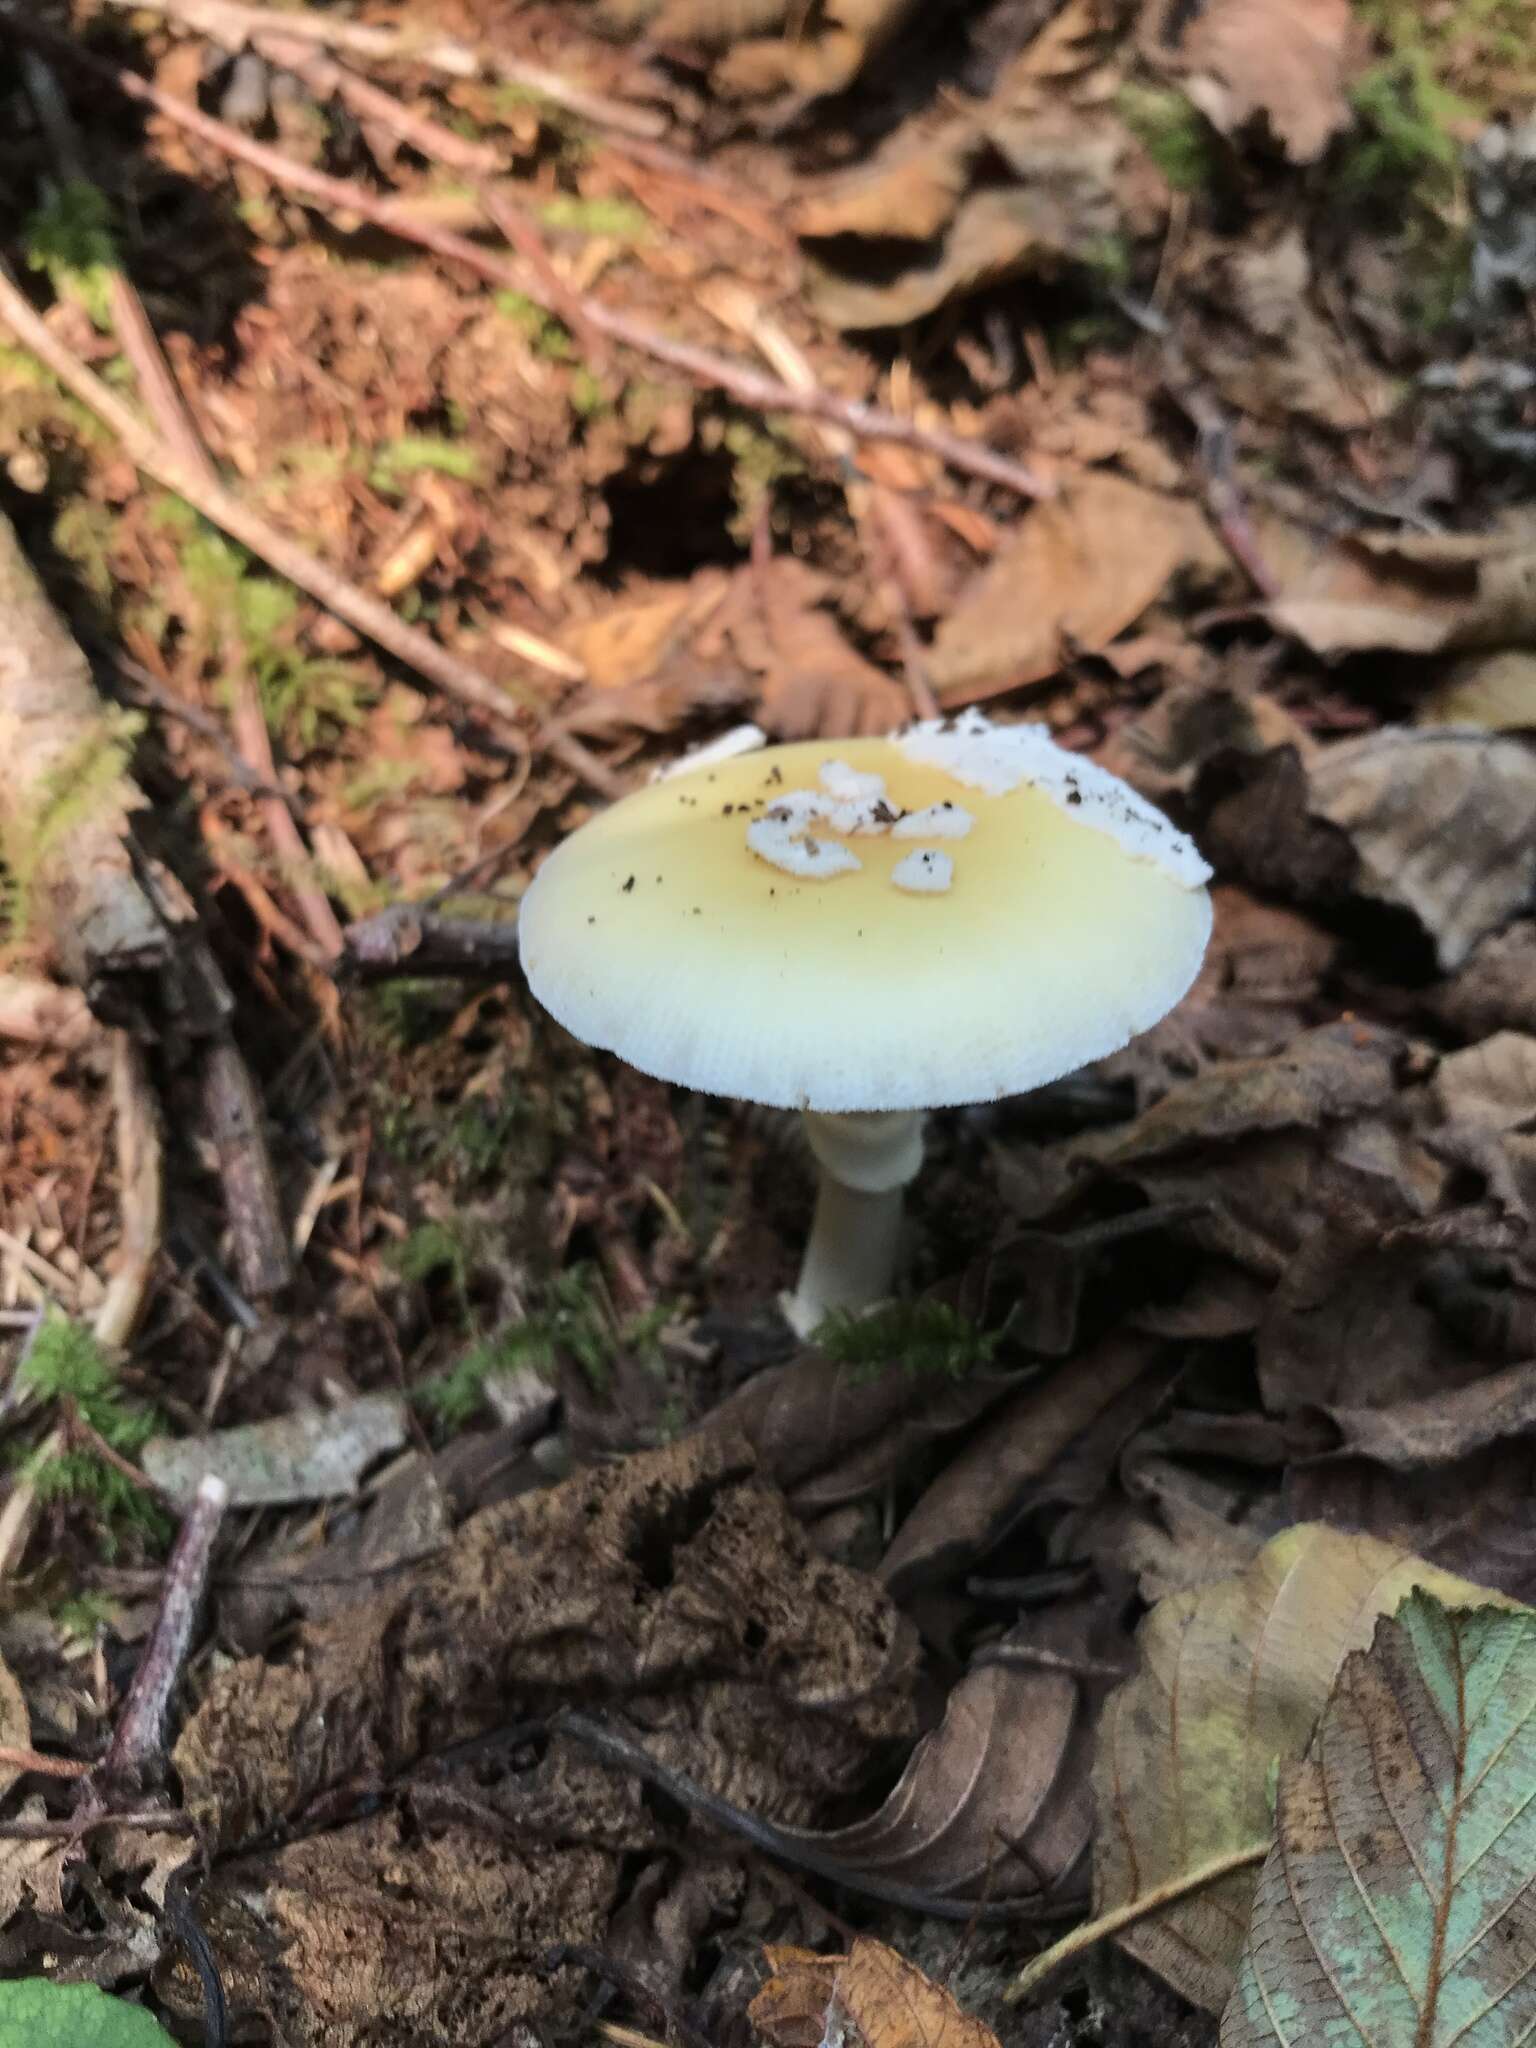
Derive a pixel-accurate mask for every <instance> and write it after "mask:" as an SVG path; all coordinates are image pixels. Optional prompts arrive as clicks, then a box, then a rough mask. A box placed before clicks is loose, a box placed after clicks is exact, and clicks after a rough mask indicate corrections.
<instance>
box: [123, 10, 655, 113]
mask: <svg viewBox="0 0 1536 2048" xmlns="http://www.w3.org/2000/svg"><path fill="white" fill-rule="evenodd" d="M112 5H114V6H118V7H126V8H129V9H131V10H133V11H135V12H138V13H146V14H159V15H162V16H164V17H166V18H167V19H168V20H171V21H176V22H180V23H183V24H185V26H186V27H188V28H192V29H196V30H197V31H198V32H199V33H200V34H203V35H209V36H212V37H214V38H215V39H216V40H217V41H220V42H222V41H224V39H225V38H226V37H227V36H229V35H231V34H234V35H237V36H239V37H241V38H242V39H243V40H255V39H257V38H259V37H261V36H263V35H267V34H280V35H283V36H289V37H292V38H294V39H295V40H297V41H300V42H305V43H310V44H313V45H314V46H315V47H316V48H320V47H326V48H329V49H333V50H347V51H350V52H351V54H352V55H353V56H355V57H372V58H375V59H377V60H379V61H381V62H385V63H398V64H422V65H425V66H426V67H427V69H428V70H430V71H441V72H444V73H446V74H447V75H448V76H449V77H452V78H480V77H484V76H490V77H494V78H504V79H505V80H506V81H507V83H508V84H509V85H521V86H526V87H527V89H528V90H529V91H530V92H532V93H536V94H538V96H539V97H540V98H541V99H546V100H549V101H550V102H552V104H553V105H555V106H557V107H565V108H566V109H567V110H568V111H569V112H570V113H573V114H579V115H580V116H581V118H582V119H583V120H586V121H592V122H594V123H595V124H596V125H597V126H598V127H600V128H615V129H618V130H620V131H621V132H622V133H624V134H627V135H638V136H643V137H646V138H652V139H654V138H655V137H657V136H661V135H665V134H666V132H667V126H668V124H667V121H666V118H665V116H663V115H661V114H653V113H649V112H647V110H646V109H645V108H644V107H632V106H629V105H627V104H626V103H625V102H624V101H622V100H613V99H608V98H607V97H606V96H605V95H604V94H602V93H596V92H589V91H588V90H587V88H586V87H585V86H581V85H573V84H572V83H571V81H570V80H569V79H567V78H562V77H561V76H560V74H559V73H558V72H556V71H550V70H547V69H546V68H545V66H544V65H542V64H529V63H526V62H524V60H523V59H522V58H520V57H514V56H512V55H510V54H509V53H508V52H506V51H503V50H497V49H492V48H489V47H485V46H480V47H477V46H476V45H474V44H472V43H463V42H460V41H459V40H458V38H457V37H456V36H439V35H421V34H416V35H413V34H412V33H411V31H410V30H409V29H396V28H383V27H376V26H375V25H374V24H373V23H371V22H362V21H349V20H346V19H345V18H340V19H338V18H337V17H336V16H334V15H330V14H320V13H318V12H313V11H310V10H290V9H288V8H286V7H285V8H281V9H278V8H275V7H252V6H247V5H245V4H243V0H112Z"/></svg>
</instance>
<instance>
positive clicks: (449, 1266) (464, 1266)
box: [389, 1223, 469, 1295]
mask: <svg viewBox="0 0 1536 2048" xmlns="http://www.w3.org/2000/svg"><path fill="white" fill-rule="evenodd" d="M389 1263H390V1264H391V1265H392V1266H393V1267H394V1269H395V1271H396V1272H397V1273H398V1274H399V1275H400V1277H401V1279H402V1280H407V1281H409V1282H411V1284H412V1285H414V1286H420V1285H421V1284H422V1283H423V1282H424V1281H427V1280H431V1279H433V1278H435V1277H437V1276H439V1275H441V1276H442V1277H443V1278H444V1279H446V1280H447V1281H448V1283H449V1285H450V1286H451V1287H452V1288H453V1290H454V1292H455V1293H456V1294H460V1295H462V1294H464V1293H465V1292H466V1290H467V1288H468V1285H469V1247H468V1245H467V1244H466V1242H465V1240H464V1238H463V1236H462V1235H461V1234H460V1233H459V1232H458V1231H457V1230H454V1229H451V1228H450V1227H449V1225H448V1224H446V1223H422V1224H418V1226H417V1227H416V1229H415V1230H413V1231H412V1232H411V1234H410V1236H409V1237H407V1238H405V1239H403V1240H402V1242H401V1243H399V1244H398V1245H396V1246H395V1248H394V1250H393V1251H392V1252H391V1253H390V1255H389Z"/></svg>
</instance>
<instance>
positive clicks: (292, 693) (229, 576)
mask: <svg viewBox="0 0 1536 2048" xmlns="http://www.w3.org/2000/svg"><path fill="white" fill-rule="evenodd" d="M154 516H155V518H156V519H157V521H158V522H159V523H160V524H161V525H163V526H164V527H166V528H167V529H168V530H169V531H170V532H172V533H174V534H175V535H176V536H177V538H178V541H179V543H180V544H179V547H178V558H179V561H180V565H181V573H182V579H183V581H184V583H185V584H186V588H187V593H188V596H189V597H190V598H191V599H192V601H193V603H194V605H195V607H196V608H197V610H198V611H199V612H200V613H201V615H202V617H201V620H200V623H201V624H202V625H203V626H204V627H205V628H206V629H207V630H208V631H209V632H210V634H211V635H212V636H213V637H214V638H218V637H220V636H227V637H229V638H230V639H232V640H234V641H235V642H236V643H237V645H238V646H239V648H240V650H241V652H242V654H243V655H244V658H245V660H246V662H247V663H248V665H249V668H250V672H251V674H252V676H253V677H254V678H255V682H256V688H257V691H258V692H259V694H260V697H261V705H262V711H263V713H264V715H265V717H266V721H267V726H268V728H269V730H270V731H271V732H272V733H273V735H274V736H275V737H276V738H278V739H279V740H281V741H282V743H283V744H284V746H285V747H287V749H288V750H289V751H290V752H292V753H297V754H305V753H309V752H310V751H312V750H313V749H314V748H315V747H317V746H319V745H320V744H321V742H322V741H324V740H326V739H329V738H330V737H332V736H333V735H334V734H335V733H336V732H338V731H340V730H342V729H344V728H346V727H349V726H355V725H358V724H360V723H361V721H362V718H363V715H364V712H365V711H366V709H367V706H368V705H369V703H370V702H371V701H372V698H373V689H372V686H371V684H370V683H369V682H368V680H367V678H366V677H365V675H364V673H363V671H362V669H361V668H360V667H359V666H358V665H357V664H356V663H354V662H347V661H341V660H337V659H336V658H334V657H331V656H311V655H306V654H305V653H304V652H303V650H302V649H301V648H299V647H297V646H295V645H294V644H293V636H294V630H295V627H296V624H297V620H298V616H299V605H300V600H299V597H298V594H297V593H296V592H295V590H294V589H293V587H292V585H291V584H287V583H280V582H278V581H277V579H276V578H275V577H271V576H264V575H261V574H260V573H258V571H257V570H256V568H255V566H254V564H253V563H252V560H251V557H250V556H249V555H248V554H247V553H246V552H245V550H244V548H242V547H239V546H238V545H237V544H236V543H235V542H234V541H231V540H227V539H226V538H225V536H224V535H223V534H221V533H220V532H218V531H217V529H216V528H214V527H212V526H209V525H208V524H207V523H206V522H204V521H203V520H201V519H200V518H199V517H198V515H197V514H196V513H195V512H192V511H191V510H190V508H189V507H187V506H185V505H183V504H181V502H180V501H179V500H177V499H162V500H161V501H159V503H158V504H157V505H156V507H155V508H154Z"/></svg>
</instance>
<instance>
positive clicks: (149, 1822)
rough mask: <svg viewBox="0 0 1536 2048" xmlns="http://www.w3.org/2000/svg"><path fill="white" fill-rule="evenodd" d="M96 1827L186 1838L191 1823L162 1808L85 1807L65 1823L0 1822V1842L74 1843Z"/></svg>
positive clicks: (47, 1821) (60, 1821)
mask: <svg viewBox="0 0 1536 2048" xmlns="http://www.w3.org/2000/svg"><path fill="white" fill-rule="evenodd" d="M96 1828H153V1829H155V1830H156V1831H157V1832H163V1833H165V1834H167V1835H190V1834H191V1833H192V1832H193V1826H192V1822H191V1820H190V1819H189V1817H188V1816H187V1815H186V1814H184V1813H169V1812H167V1811H166V1810H165V1808H164V1807H159V1806H151V1807H138V1808H130V1810H129V1811H128V1812H126V1813H112V1812H109V1811H108V1809H107V1808H106V1807H96V1806H93V1807H86V1808H83V1809H82V1810H81V1811H80V1812H79V1813H75V1814H71V1815H70V1816H69V1818H68V1819H67V1820H0V1842H78V1841H79V1840H80V1838H81V1836H82V1835H88V1834H90V1833H92V1832H93V1831H94V1830H95V1829H96Z"/></svg>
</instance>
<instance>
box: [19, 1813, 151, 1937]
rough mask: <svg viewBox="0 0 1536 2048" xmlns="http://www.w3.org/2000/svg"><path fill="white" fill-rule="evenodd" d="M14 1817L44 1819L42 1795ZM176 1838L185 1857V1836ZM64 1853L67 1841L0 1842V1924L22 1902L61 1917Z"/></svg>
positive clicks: (65, 1855) (45, 1818)
mask: <svg viewBox="0 0 1536 2048" xmlns="http://www.w3.org/2000/svg"><path fill="white" fill-rule="evenodd" d="M16 1818H17V1819H18V1820H22V1821H43V1822H46V1820H47V1819H48V1809H47V1807H46V1805H45V1804H44V1802H43V1797H42V1794H41V1793H40V1792H39V1793H34V1794H33V1796H32V1797H31V1798H30V1799H26V1800H24V1801H23V1802H22V1805H21V1809H20V1811H19V1812H18V1814H17V1815H16ZM178 1840H179V1841H180V1842H181V1844H182V1856H183V1859H185V1856H186V1853H187V1852H186V1846H185V1845H186V1837H185V1836H184V1835H183V1836H180V1837H178ZM68 1854H69V1846H68V1844H66V1843H64V1842H59V1841H47V1840H44V1841H39V1842H0V1927H8V1926H9V1925H10V1923H11V1921H12V1920H13V1919H14V1918H15V1917H16V1915H17V1914H18V1913H19V1912H20V1911H21V1909H22V1907H23V1906H24V1905H31V1906H35V1907H36V1909H37V1911H38V1912H39V1913H42V1914H45V1915H60V1916H62V1914H63V1912H64V1900H63V1896H62V1892H61V1886H62V1884H63V1879H64V1864H65V1859H66V1857H67V1856H68Z"/></svg>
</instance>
